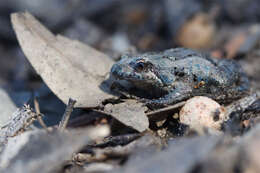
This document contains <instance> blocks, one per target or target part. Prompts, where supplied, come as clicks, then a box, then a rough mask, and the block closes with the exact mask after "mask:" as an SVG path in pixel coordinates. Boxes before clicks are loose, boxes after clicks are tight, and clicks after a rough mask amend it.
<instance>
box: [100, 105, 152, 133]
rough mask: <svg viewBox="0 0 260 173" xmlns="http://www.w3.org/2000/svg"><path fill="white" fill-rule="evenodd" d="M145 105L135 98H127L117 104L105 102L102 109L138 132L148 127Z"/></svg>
mask: <svg viewBox="0 0 260 173" xmlns="http://www.w3.org/2000/svg"><path fill="white" fill-rule="evenodd" d="M146 110H147V107H145V106H143V103H138V102H137V101H135V100H127V101H126V102H123V103H119V104H115V105H112V104H107V105H106V106H105V109H104V111H105V112H106V113H108V114H110V115H112V116H113V117H114V118H116V119H117V120H118V121H120V122H122V123H123V124H125V125H127V126H130V127H132V128H134V129H135V130H137V131H139V132H143V131H144V130H146V129H148V127H149V121H148V118H147V116H146V114H145V111H146Z"/></svg>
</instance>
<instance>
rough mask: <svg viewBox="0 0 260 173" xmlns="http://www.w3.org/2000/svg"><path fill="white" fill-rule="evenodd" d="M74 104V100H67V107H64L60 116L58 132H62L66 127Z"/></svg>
mask: <svg viewBox="0 0 260 173" xmlns="http://www.w3.org/2000/svg"><path fill="white" fill-rule="evenodd" d="M75 103H76V100H73V99H71V98H70V99H69V102H68V106H67V107H66V110H65V112H64V114H63V116H62V119H61V122H60V124H59V130H60V131H64V129H65V128H66V127H67V124H68V121H69V119H70V115H71V112H72V111H73V107H74V105H75Z"/></svg>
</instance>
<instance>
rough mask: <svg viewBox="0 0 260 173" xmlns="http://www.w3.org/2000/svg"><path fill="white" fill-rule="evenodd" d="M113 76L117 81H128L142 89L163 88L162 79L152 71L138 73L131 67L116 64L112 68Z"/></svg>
mask: <svg viewBox="0 0 260 173" xmlns="http://www.w3.org/2000/svg"><path fill="white" fill-rule="evenodd" d="M111 74H112V76H113V77H114V78H116V79H119V80H126V81H129V82H132V83H133V84H134V85H136V86H140V87H142V86H144V87H148V86H151V85H152V86H154V87H156V86H157V87H162V86H163V83H162V81H161V79H160V78H159V77H158V76H157V75H156V74H155V73H153V72H151V71H147V72H136V71H134V70H133V69H132V68H131V67H129V66H126V65H125V66H123V65H122V64H120V65H119V64H114V65H113V66H112V68H111Z"/></svg>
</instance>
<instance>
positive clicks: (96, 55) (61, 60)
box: [11, 13, 113, 107]
mask: <svg viewBox="0 0 260 173" xmlns="http://www.w3.org/2000/svg"><path fill="white" fill-rule="evenodd" d="M11 21H12V24H13V28H14V30H15V33H16V36H17V38H18V41H19V43H20V46H21V48H22V50H23V52H24V53H25V55H26V57H27V58H28V60H29V61H30V63H31V64H32V66H33V67H34V68H35V70H36V71H37V73H38V74H39V75H40V76H41V77H42V79H43V80H44V81H45V82H46V84H47V85H48V86H49V88H50V89H51V90H52V91H53V92H54V93H55V94H56V95H57V96H58V97H59V98H60V99H61V100H62V101H63V102H64V103H68V100H69V98H73V99H75V100H77V103H76V105H75V106H76V107H96V106H98V105H99V104H100V103H101V102H102V101H103V100H105V99H108V98H111V97H112V95H111V94H109V89H108V87H107V86H105V85H104V86H103V84H102V82H103V81H104V79H105V78H106V77H107V76H108V73H109V70H110V68H111V66H112V64H113V60H112V59H110V58H109V57H108V56H106V55H105V54H103V53H101V52H98V51H97V50H95V49H93V48H91V47H89V46H87V45H85V44H83V43H81V42H79V41H75V40H70V39H68V38H65V37H62V36H55V35H54V34H52V33H51V32H50V31H49V30H48V29H46V28H45V27H44V26H43V25H42V24H41V23H40V22H39V21H37V20H36V19H35V18H34V17H33V16H32V15H31V14H29V13H13V14H12V15H11Z"/></svg>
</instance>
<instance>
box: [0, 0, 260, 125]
mask: <svg viewBox="0 0 260 173" xmlns="http://www.w3.org/2000/svg"><path fill="white" fill-rule="evenodd" d="M259 7H260V1H259V0H67V1H65V0H0V85H1V88H0V89H1V90H0V111H2V112H4V111H5V112H6V114H10V112H12V111H13V110H14V109H15V108H16V107H20V106H21V105H23V104H24V103H30V102H31V100H32V98H33V97H34V96H37V97H38V100H39V103H40V106H41V112H42V113H44V114H45V115H47V116H46V117H45V120H46V123H47V124H48V125H52V124H56V123H57V122H58V121H59V120H60V117H59V116H61V115H62V112H63V111H64V108H65V105H64V104H63V103H62V102H61V101H60V100H59V99H58V98H57V97H56V96H54V95H53V94H52V92H51V91H50V90H49V89H48V87H47V86H46V85H45V84H44V83H43V82H42V80H41V78H40V77H39V76H38V75H37V74H36V73H35V71H34V70H33V68H32V67H31V65H30V64H29V62H28V61H27V59H26V58H25V56H24V54H23V52H22V51H21V48H20V47H19V44H18V42H17V39H16V36H15V34H14V31H13V29H12V26H11V23H10V14H11V13H13V12H19V11H28V12H30V13H32V14H33V15H34V16H36V17H37V18H38V19H39V20H40V21H41V22H42V23H43V24H44V25H45V26H46V27H48V28H49V29H50V30H51V31H52V32H54V33H55V34H62V35H65V36H67V37H69V38H71V39H77V40H80V41H82V42H84V43H86V44H88V45H90V46H92V47H94V48H96V49H98V50H100V51H102V52H104V53H106V54H107V55H109V56H110V57H111V58H113V59H114V60H118V59H119V58H120V55H122V54H123V53H125V52H146V51H161V50H164V49H168V48H173V47H188V48H192V49H196V50H200V51H204V52H207V53H208V54H210V55H211V56H213V57H215V58H232V59H236V60H237V61H239V62H240V63H241V64H242V66H243V67H244V69H245V71H246V72H247V73H248V75H249V77H250V78H251V80H252V82H253V87H254V88H255V89H257V90H258V89H259V88H260V85H259V83H260V82H259V79H260V76H259V75H258V74H259V72H260V68H259V64H260V59H259V57H260V44H259V43H260V25H259V22H260V11H259ZM8 99H9V100H10V101H8ZM7 108H8V109H7ZM75 114H77V111H76V113H75ZM1 121H4V120H2V119H1V118H0V124H1Z"/></svg>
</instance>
